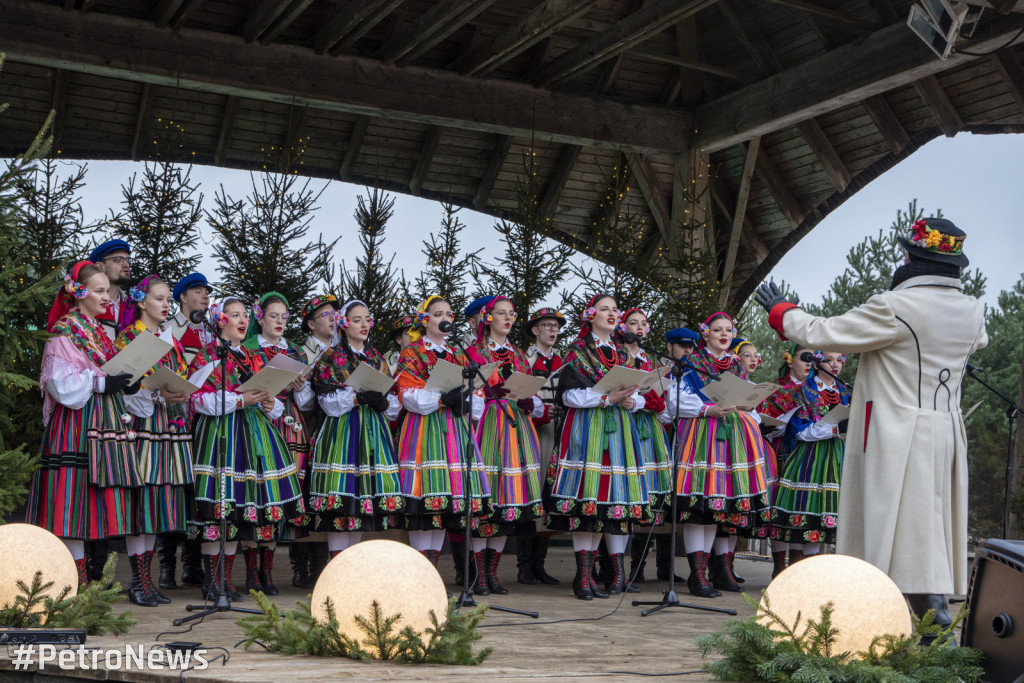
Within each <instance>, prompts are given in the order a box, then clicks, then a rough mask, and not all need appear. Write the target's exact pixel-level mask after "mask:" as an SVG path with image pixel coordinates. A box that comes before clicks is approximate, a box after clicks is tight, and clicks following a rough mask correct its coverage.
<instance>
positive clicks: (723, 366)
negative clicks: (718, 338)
mask: <svg viewBox="0 0 1024 683" xmlns="http://www.w3.org/2000/svg"><path fill="white" fill-rule="evenodd" d="M708 355H709V356H710V355H711V354H708ZM711 360H712V361H714V363H715V370H717V371H718V372H719V373H723V372H725V371H726V370H728V369H729V368H731V367H732V356H730V355H729V354H725V355H724V356H722V357H721V358H715V357H714V356H711Z"/></svg>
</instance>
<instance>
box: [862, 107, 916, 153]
mask: <svg viewBox="0 0 1024 683" xmlns="http://www.w3.org/2000/svg"><path fill="white" fill-rule="evenodd" d="M860 104H861V106H862V107H864V109H866V110H867V112H868V115H869V116H870V117H871V120H872V121H874V122H875V127H876V128H878V132H880V133H881V134H882V137H884V138H885V141H886V143H888V145H889V149H890V150H892V153H893V154H899V153H900V152H902V151H903V148H904V147H906V146H907V144H909V143H910V136H909V135H907V131H906V129H905V128H904V127H903V124H902V123H900V120H899V118H898V117H897V116H896V113H895V112H894V111H893V110H892V107H890V106H889V103H888V102H886V100H885V97H884V96H882V95H872V96H871V97H869V98H867V99H866V100H864V101H863V102H861V103H860Z"/></svg>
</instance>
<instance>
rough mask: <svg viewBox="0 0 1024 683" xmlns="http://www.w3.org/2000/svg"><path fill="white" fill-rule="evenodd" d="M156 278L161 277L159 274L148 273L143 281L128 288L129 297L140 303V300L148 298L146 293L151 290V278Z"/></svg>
mask: <svg viewBox="0 0 1024 683" xmlns="http://www.w3.org/2000/svg"><path fill="white" fill-rule="evenodd" d="M154 279H159V276H158V275H147V276H146V277H145V278H144V279H143V280H142V282H140V283H139V284H137V285H135V286H134V287H132V288H131V289H129V290H128V298H129V299H131V300H132V301H134V302H135V303H139V302H140V301H142V300H143V299H145V298H146V293H147V292H149V283H150V281H151V280H154Z"/></svg>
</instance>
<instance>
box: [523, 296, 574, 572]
mask: <svg viewBox="0 0 1024 683" xmlns="http://www.w3.org/2000/svg"><path fill="white" fill-rule="evenodd" d="M565 323H566V320H565V316H564V315H562V312H561V311H559V310H558V309H555V308H540V309H538V310H536V311H534V312H533V315H531V316H530V319H529V320H527V321H526V333H527V334H528V335H530V336H531V337H533V340H534V342H533V344H531V345H530V348H529V349H527V350H526V358H527V360H529V361H530V368H531V369H532V370H533V374H534V375H536V376H538V377H547V378H549V379H550V378H551V377H552V376H553V375H554V374H555V373H557V372H558V371H559V369H561V367H562V357H561V356H559V355H558V352H557V351H555V342H557V341H558V333H559V332H560V331H561V329H562V328H563V327H565ZM556 382H557V380H556V381H554V382H552V381H549V382H548V383H547V384H545V385H544V386H543V387H541V390H540V392H539V395H540V397H541V400H543V401H544V414H543V415H542V416H541V417H538V418H534V419H533V425H534V427H536V428H537V437H538V438H539V439H540V454H541V459H542V462H541V468H542V469H541V473H542V474H543V473H544V472H545V471H546V470H547V468H548V467H550V466H551V463H552V458H553V457H554V452H555V429H556V427H557V426H558V422H559V417H560V415H561V414H562V410H561V407H560V406H558V405H557V404H556V403H555V384H556ZM553 535H554V533H553V532H550V531H548V530H547V529H546V528H539V529H536V530H535V531H534V533H533V534H532V535H529V536H517V537H516V556H517V557H516V560H517V565H518V567H519V576H518V581H519V583H525V584H527V585H534V584H536V583H537V582H538V581H539V582H540V583H546V584H550V585H558V583H559V581H558V579H556V578H555V577H553V576H551V575H550V574H548V573H547V571H546V570H545V569H544V562H545V560H546V558H547V555H548V545H549V544H550V541H551V536H553Z"/></svg>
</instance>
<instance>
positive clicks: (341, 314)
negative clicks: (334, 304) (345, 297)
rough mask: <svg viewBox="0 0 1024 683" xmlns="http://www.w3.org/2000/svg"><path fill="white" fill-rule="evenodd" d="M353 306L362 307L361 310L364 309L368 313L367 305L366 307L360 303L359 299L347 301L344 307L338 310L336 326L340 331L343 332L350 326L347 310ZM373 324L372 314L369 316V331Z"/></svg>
mask: <svg viewBox="0 0 1024 683" xmlns="http://www.w3.org/2000/svg"><path fill="white" fill-rule="evenodd" d="M353 306H362V307H363V308H365V309H366V310H367V311H369V310H370V307H369V306H367V305H366V304H365V303H363V302H362V301H360V300H359V299H350V300H349V301H347V302H345V305H344V306H342V307H341V308H340V309H339V310H338V319H337V324H338V327H340V328H341V329H343V330H347V329H348V326H349V325H350V324H351V323H350V322H349V319H348V311H349V309H351V308H352V307H353ZM373 322H374V321H373V314H370V329H373Z"/></svg>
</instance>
